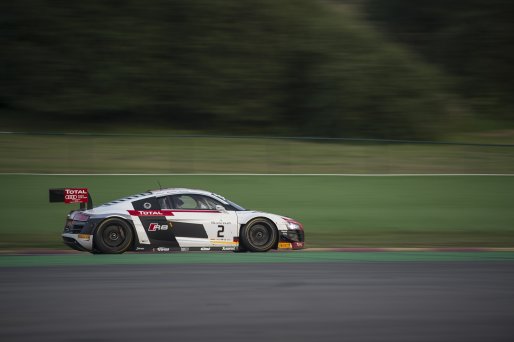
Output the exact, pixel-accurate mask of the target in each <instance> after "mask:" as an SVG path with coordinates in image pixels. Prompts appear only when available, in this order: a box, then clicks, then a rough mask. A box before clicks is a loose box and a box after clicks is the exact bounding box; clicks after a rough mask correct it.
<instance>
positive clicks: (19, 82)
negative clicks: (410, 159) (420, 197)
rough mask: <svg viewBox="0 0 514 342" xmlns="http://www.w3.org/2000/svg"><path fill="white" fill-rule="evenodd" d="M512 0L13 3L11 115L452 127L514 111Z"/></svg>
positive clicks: (333, 133)
mask: <svg viewBox="0 0 514 342" xmlns="http://www.w3.org/2000/svg"><path fill="white" fill-rule="evenodd" d="M513 9H514V5H513V3H512V2H511V1H508V0H489V1H478V0H467V1H443V0H432V1H428V0H417V1H409V0H361V1H357V0H355V1H343V0H340V1H317V0H281V1H275V0H259V1H256V0H245V1H238V0H216V1H212V0H173V1H169V0H168V1H165V0H146V1H135V0H122V1H113V0H101V1H98V0H91V1H51V0H29V1H23V0H21V1H2V2H1V3H0V33H1V37H0V39H1V40H0V43H1V45H0V46H1V53H0V68H1V69H0V113H1V119H0V124H1V126H2V128H3V129H27V130H37V129H40V130H41V129H46V130H49V129H50V130H52V129H53V130H56V129H65V130H71V131H83V130H113V129H115V130H118V129H123V130H130V131H137V130H141V129H159V130H161V129H163V130H170V131H177V130H190V131H198V132H209V133H213V132H215V133H224V134H262V135H295V136H304V135H314V136H328V137H343V136H344V137H372V138H409V139H410V138H412V139H438V138H440V137H441V136H444V135H447V134H451V133H452V132H460V131H463V130H473V129H475V130H476V129H486V128H502V127H508V128H511V127H513V126H514V115H513V114H512V113H513V110H514V97H513V96H512V94H513V93H514V82H513V77H514V65H513V63H512V58H513V57H512V56H513V55H514V51H513V50H514V44H513V43H514V39H513V38H514V20H513V19H514V16H513V15H514V11H513Z"/></svg>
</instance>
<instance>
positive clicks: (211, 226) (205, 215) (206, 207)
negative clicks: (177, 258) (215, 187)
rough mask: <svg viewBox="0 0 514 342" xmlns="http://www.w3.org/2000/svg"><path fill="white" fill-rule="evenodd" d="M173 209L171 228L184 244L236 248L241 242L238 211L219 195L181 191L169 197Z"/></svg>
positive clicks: (180, 242) (188, 246) (202, 247)
mask: <svg viewBox="0 0 514 342" xmlns="http://www.w3.org/2000/svg"><path fill="white" fill-rule="evenodd" d="M167 201H168V203H167V205H168V206H169V207H170V209H171V211H172V214H173V215H172V216H169V217H168V221H169V222H170V224H171V230H172V232H173V234H174V236H175V238H176V239H177V241H178V243H179V245H180V246H181V247H186V248H194V247H199V248H201V249H204V250H208V249H232V248H233V247H235V246H237V242H235V241H234V237H236V236H238V231H237V227H238V224H237V215H236V212H235V211H233V210H230V207H229V206H228V205H224V204H223V203H221V202H220V201H218V200H217V199H214V198H212V197H209V196H205V195H200V194H177V195H171V196H168V198H167Z"/></svg>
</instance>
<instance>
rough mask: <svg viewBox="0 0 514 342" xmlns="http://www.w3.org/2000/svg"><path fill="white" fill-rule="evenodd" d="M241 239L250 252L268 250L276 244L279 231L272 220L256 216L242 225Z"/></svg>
mask: <svg viewBox="0 0 514 342" xmlns="http://www.w3.org/2000/svg"><path fill="white" fill-rule="evenodd" d="M239 239H240V241H241V244H242V246H243V248H244V249H247V250H248V251H250V252H267V251H269V250H270V249H271V248H273V246H275V245H276V242H277V239H278V231H277V228H276V227H275V225H274V224H273V222H271V221H270V220H268V219H265V218H255V219H253V220H251V221H250V222H248V223H247V224H246V225H244V226H243V227H241V231H240V233H239Z"/></svg>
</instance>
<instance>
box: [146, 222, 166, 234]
mask: <svg viewBox="0 0 514 342" xmlns="http://www.w3.org/2000/svg"><path fill="white" fill-rule="evenodd" d="M157 230H168V225H167V224H158V223H150V225H149V226H148V231H149V232H155V231H157Z"/></svg>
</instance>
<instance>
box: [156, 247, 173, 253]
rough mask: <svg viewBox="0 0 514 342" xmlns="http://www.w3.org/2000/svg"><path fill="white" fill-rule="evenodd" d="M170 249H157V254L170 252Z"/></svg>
mask: <svg viewBox="0 0 514 342" xmlns="http://www.w3.org/2000/svg"><path fill="white" fill-rule="evenodd" d="M169 251H170V249H169V248H168V247H157V252H169Z"/></svg>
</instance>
